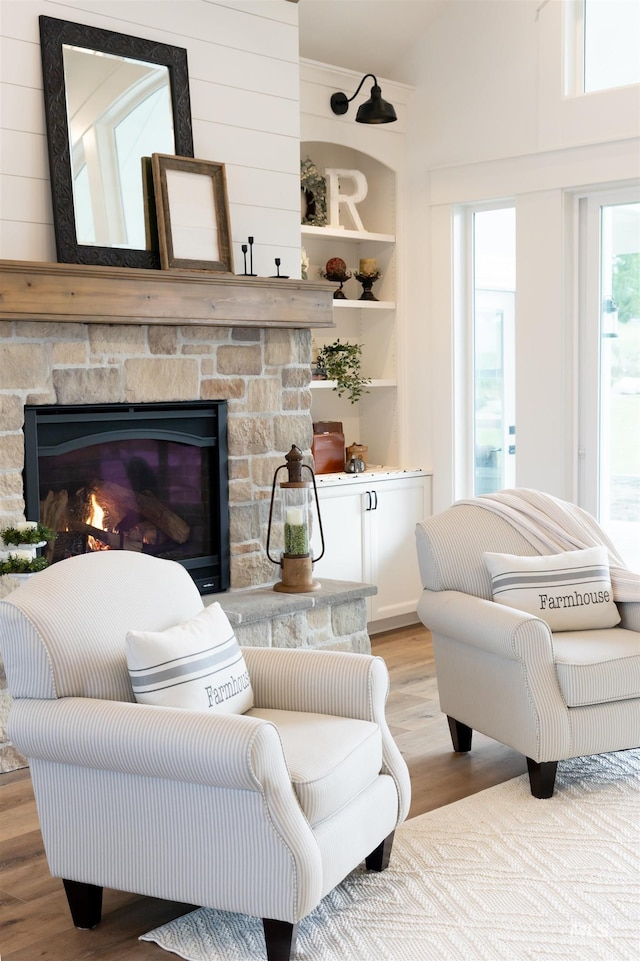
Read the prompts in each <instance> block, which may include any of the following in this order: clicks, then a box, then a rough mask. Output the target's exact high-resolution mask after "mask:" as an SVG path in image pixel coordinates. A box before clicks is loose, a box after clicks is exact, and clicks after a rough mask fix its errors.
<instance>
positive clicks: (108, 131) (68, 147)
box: [40, 17, 193, 268]
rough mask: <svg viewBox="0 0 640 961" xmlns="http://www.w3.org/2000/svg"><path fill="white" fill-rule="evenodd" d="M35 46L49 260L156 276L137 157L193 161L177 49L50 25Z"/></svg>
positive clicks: (182, 59) (143, 174) (183, 69)
mask: <svg viewBox="0 0 640 961" xmlns="http://www.w3.org/2000/svg"><path fill="white" fill-rule="evenodd" d="M40 44H41V52H42V67H43V83H44V97H45V112H46V122H47V137H48V143H49V167H50V171H51V197H52V202H53V223H54V229H55V237H56V250H57V255H58V260H59V261H60V262H61V263H75V264H99V265H102V266H119V267H148V268H158V267H160V257H159V253H158V250H157V244H154V239H155V238H154V237H153V231H152V230H150V229H149V222H148V219H147V218H146V217H145V209H146V207H147V204H146V203H145V199H146V200H148V199H149V197H148V193H149V190H150V183H151V180H150V175H149V173H150V171H149V166H148V164H147V163H146V162H145V161H144V158H148V157H150V156H151V155H152V154H153V153H164V154H174V155H178V156H182V157H193V135H192V130H191V104H190V98H189V73H188V68H187V52H186V50H184V49H182V48H181V47H172V46H169V45H168V44H164V43H155V42H153V41H150V40H142V39H140V38H139V37H129V36H126V35H125V34H121V33H112V32H111V31H109V30H101V29H99V28H97V27H88V26H85V25H83V24H80V23H71V22H69V21H67V20H56V19H54V18H53V17H40ZM151 213H152V211H151Z"/></svg>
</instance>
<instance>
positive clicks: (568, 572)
mask: <svg viewBox="0 0 640 961" xmlns="http://www.w3.org/2000/svg"><path fill="white" fill-rule="evenodd" d="M482 556H483V558H484V562H485V564H486V566H487V570H488V571H489V574H490V575H491V588H492V592H493V599H494V601H497V603H498V604H505V605H506V606H507V607H515V608H517V609H518V610H520V611H527V612H528V613H529V614H535V615H536V616H537V617H539V618H541V619H542V620H543V621H546V622H547V624H548V625H549V627H550V628H551V630H552V631H588V630H592V629H595V628H601V627H615V626H616V624H619V623H620V614H619V613H618V608H617V607H616V605H615V602H614V600H613V591H612V589H611V579H610V576H609V560H608V555H607V549H606V547H589V548H586V549H585V550H581V551H565V552H564V553H561V554H549V555H548V556H544V555H542V556H535V557H519V556H516V555H515V554H491V553H488V552H485V553H483V555H482Z"/></svg>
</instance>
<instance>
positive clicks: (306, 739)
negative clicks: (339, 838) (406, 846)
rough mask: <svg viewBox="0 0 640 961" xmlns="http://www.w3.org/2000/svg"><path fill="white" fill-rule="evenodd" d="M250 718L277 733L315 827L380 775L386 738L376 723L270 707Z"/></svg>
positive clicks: (308, 816)
mask: <svg viewBox="0 0 640 961" xmlns="http://www.w3.org/2000/svg"><path fill="white" fill-rule="evenodd" d="M246 713H247V714H248V715H250V716H251V717H261V718H263V719H264V720H266V721H271V722H272V723H273V724H275V726H276V727H277V728H278V731H279V734H280V740H281V741H282V749H283V751H284V756H285V759H286V762H287V767H288V768H289V773H290V775H291V782H292V784H293V788H294V790H295V792H296V796H297V798H298V801H299V802H300V807H301V808H302V810H303V811H304V813H305V815H306V817H307V820H308V821H309V823H310V824H311V826H312V827H313V826H314V825H316V824H319V822H320V821H324V820H325V818H328V817H330V816H331V815H332V814H335V812H336V811H339V810H340V808H342V807H344V805H345V804H348V803H349V801H351V800H352V798H354V797H356V795H358V794H360V792H361V791H363V790H364V789H365V788H366V787H368V786H369V785H370V784H371V783H372V782H373V781H375V779H376V778H377V777H378V775H379V774H380V771H381V769H382V737H381V734H380V728H379V727H378V725H377V724H373V723H372V722H371V721H358V720H354V719H353V718H345V717H335V716H334V715H329V714H306V713H302V712H299V711H279V710H273V709H268V708H253V709H252V710H250V711H247V712H246Z"/></svg>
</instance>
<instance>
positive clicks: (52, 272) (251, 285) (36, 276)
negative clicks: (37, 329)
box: [0, 260, 334, 328]
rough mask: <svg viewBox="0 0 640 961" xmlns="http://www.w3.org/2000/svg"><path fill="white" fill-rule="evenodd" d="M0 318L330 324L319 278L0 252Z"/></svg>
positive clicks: (329, 303) (328, 301) (327, 288)
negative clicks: (6, 256)
mask: <svg viewBox="0 0 640 961" xmlns="http://www.w3.org/2000/svg"><path fill="white" fill-rule="evenodd" d="M0 320H45V321H58V322H60V321H62V322H72V323H88V324H174V325H175V324H200V325H202V324H204V325H210V326H215V327H247V326H255V327H293V328H296V327H333V326H334V323H333V286H332V285H331V284H329V283H327V282H320V281H319V282H313V281H308V280H284V279H272V278H269V277H244V276H241V275H236V274H215V273H208V272H199V271H189V270H166V271H165V270H140V269H132V268H129V267H91V266H86V265H84V264H57V263H56V264H53V263H40V262H29V261H23V260H19V261H18V260H0Z"/></svg>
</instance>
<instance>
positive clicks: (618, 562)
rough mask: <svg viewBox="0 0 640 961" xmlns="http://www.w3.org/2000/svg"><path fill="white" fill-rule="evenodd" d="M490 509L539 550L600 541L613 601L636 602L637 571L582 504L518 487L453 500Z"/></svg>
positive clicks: (555, 551)
mask: <svg viewBox="0 0 640 961" xmlns="http://www.w3.org/2000/svg"><path fill="white" fill-rule="evenodd" d="M459 504H473V505H474V506H475V507H483V508H484V509H485V510H488V511H493V512H494V513H495V514H499V515H500V516H501V517H503V518H505V520H508V521H509V522H510V523H511V524H513V526H514V527H515V528H516V530H518V531H519V532H520V533H521V534H522V536H523V537H524V538H526V540H527V541H528V542H529V543H530V544H531V546H532V547H534V548H535V549H536V550H537V551H538V552H539V553H540V554H559V553H560V552H562V551H576V550H584V549H585V548H587V547H599V546H601V545H604V546H605V547H606V548H607V550H608V552H609V570H610V574H611V586H612V588H613V596H614V599H615V600H616V601H638V602H640V574H637V573H636V572H635V571H630V570H629V569H628V568H627V567H626V566H625V563H624V561H623V559H622V558H621V557H620V555H619V553H618V551H617V550H616V548H615V547H614V545H613V543H612V542H611V541H610V540H609V538H608V537H607V535H606V534H605V532H604V531H603V530H602V528H601V527H600V525H599V524H598V522H597V521H596V520H595V519H594V518H593V517H592V516H591V514H589V513H587V511H585V510H584V509H583V508H581V507H577V506H576V505H575V504H570V503H568V502H567V501H562V500H560V499H559V498H557V497H552V496H551V494H543V493H542V492H541V491H537V490H530V489H528V488H526V487H519V488H517V489H514V490H502V491H497V492H496V493H495V494H480V496H479V497H475V498H473V499H472V500H460V501H456V503H455V504H454V505H453V506H454V507H456V506H458V505H459Z"/></svg>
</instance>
